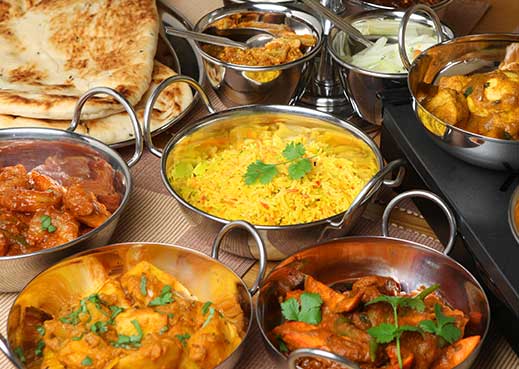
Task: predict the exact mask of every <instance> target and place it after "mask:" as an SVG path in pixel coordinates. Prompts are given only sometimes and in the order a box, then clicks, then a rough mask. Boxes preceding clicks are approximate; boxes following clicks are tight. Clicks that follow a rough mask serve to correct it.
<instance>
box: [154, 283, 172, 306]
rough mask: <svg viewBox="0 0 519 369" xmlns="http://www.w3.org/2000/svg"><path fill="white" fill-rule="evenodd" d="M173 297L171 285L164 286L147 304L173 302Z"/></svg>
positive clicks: (156, 304) (155, 304)
mask: <svg viewBox="0 0 519 369" xmlns="http://www.w3.org/2000/svg"><path fill="white" fill-rule="evenodd" d="M174 301H175V299H174V298H173V293H172V292H171V286H164V287H163V288H162V291H161V292H160V295H159V296H158V297H156V298H154V299H153V300H151V301H150V302H149V303H148V306H151V307H153V306H161V305H167V304H171V303H172V302H174Z"/></svg>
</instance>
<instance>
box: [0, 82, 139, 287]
mask: <svg viewBox="0 0 519 369" xmlns="http://www.w3.org/2000/svg"><path fill="white" fill-rule="evenodd" d="M97 94H107V95H110V96H112V97H113V98H115V99H116V100H117V101H119V102H120V103H121V104H122V105H123V106H124V108H125V110H126V112H127V113H128V114H129V118H130V120H131V122H132V127H133V129H134V133H135V153H134V155H133V157H132V158H131V159H130V160H129V161H128V162H127V163H126V162H125V161H124V160H123V159H122V158H121V157H120V156H119V154H118V153H117V152H116V151H114V150H113V149H111V148H110V147H108V146H107V145H105V144H104V143H102V142H100V141H98V140H96V139H94V138H91V137H88V136H83V135H79V134H77V133H74V130H75V129H76V127H77V125H78V124H79V117H80V114H81V109H82V107H83V106H84V104H85V102H86V101H87V100H88V99H89V98H90V97H91V96H94V95H97ZM142 148H143V143H142V134H141V128H140V125H139V121H138V119H137V116H136V114H135V111H134V110H133V108H132V106H131V105H130V104H129V103H128V102H127V101H126V99H125V98H124V97H122V96H121V95H120V94H119V93H117V92H116V91H114V90H112V89H109V88H104V87H99V88H94V89H91V90H89V91H88V92H86V93H85V94H84V95H83V96H82V97H80V99H79V100H78V103H77V104H76V108H75V112H74V118H73V119H72V122H71V124H70V127H69V128H68V130H66V131H62V130H58V129H49V128H10V129H2V130H0V166H2V167H3V166H8V165H15V164H18V163H22V164H25V165H27V166H28V167H30V168H31V169H32V168H33V167H35V166H37V165H39V164H41V163H43V161H44V160H45V159H46V158H47V156H49V155H51V154H57V153H63V152H65V153H66V152H69V151H70V150H74V153H75V154H77V155H80V154H81V153H82V155H88V156H97V157H101V158H103V159H104V160H106V161H107V162H108V163H109V164H110V165H111V166H112V167H113V169H114V171H115V173H116V177H117V179H118V182H119V184H120V189H121V192H122V195H123V197H122V200H121V204H120V205H119V207H118V208H117V210H116V211H115V212H114V213H113V214H112V215H111V216H110V218H108V219H107V220H106V221H105V222H104V223H103V224H101V225H100V226H99V227H97V228H95V229H93V230H92V231H90V232H88V233H86V234H83V235H81V236H80V237H78V238H76V239H75V240H73V241H70V242H67V243H65V244H63V245H59V246H56V247H52V248H48V249H43V250H39V251H36V252H32V253H28V254H21V255H15V256H2V257H0V292H16V291H20V290H21V289H22V288H23V287H24V286H25V284H26V283H27V282H28V281H30V280H31V279H32V278H33V277H34V276H35V275H36V274H38V273H39V272H41V271H42V270H44V269H45V268H47V267H49V266H50V265H52V264H54V263H55V262H56V261H58V260H60V259H63V258H64V257H66V256H69V255H71V254H74V253H76V252H78V251H82V250H85V249H88V248H92V247H96V246H100V245H103V244H106V243H107V242H108V241H109V239H110V237H111V236H112V234H113V232H114V230H115V227H116V225H117V221H118V220H119V217H120V216H121V213H122V212H123V210H124V208H125V207H126V205H127V203H128V200H129V196H130V192H131V187H132V180H131V175H130V170H129V167H131V166H132V165H134V164H135V163H136V162H137V161H138V160H139V158H140V157H141V155H142ZM44 153H45V154H44ZM43 155H45V156H43Z"/></svg>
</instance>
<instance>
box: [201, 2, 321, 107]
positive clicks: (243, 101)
mask: <svg viewBox="0 0 519 369" xmlns="http://www.w3.org/2000/svg"><path fill="white" fill-rule="evenodd" d="M233 14H248V15H257V16H258V17H259V19H260V21H261V22H265V23H273V24H286V25H288V26H290V27H291V28H293V29H294V30H295V32H296V33H298V34H311V35H314V36H315V37H316V39H317V44H316V45H315V46H313V47H311V48H309V49H308V50H306V52H305V54H304V56H303V57H302V58H300V59H297V60H294V61H292V62H289V63H285V64H280V65H275V66H265V67H255V66H243V65H237V64H231V63H227V62H223V61H221V60H219V59H217V58H215V57H213V56H211V55H209V54H207V53H206V52H205V51H204V50H202V48H201V44H200V43H196V46H197V50H198V52H199V53H200V54H201V55H202V58H203V60H204V67H205V72H206V76H207V79H208V80H209V82H210V84H211V86H212V87H213V89H214V90H215V91H216V94H217V95H218V97H219V98H220V99H221V100H222V101H223V103H224V104H225V105H227V106H229V107H231V106H239V105H247V104H287V103H293V102H295V101H296V100H297V99H299V98H300V97H301V96H300V95H301V94H302V93H303V90H304V87H305V86H306V82H307V81H306V78H307V77H308V75H309V71H310V65H311V64H310V63H309V61H310V60H311V59H312V58H313V57H314V56H315V55H316V54H317V52H318V51H319V49H320V48H321V45H322V42H323V38H322V33H323V30H322V27H321V22H320V21H319V19H317V18H315V17H314V16H313V15H310V14H308V13H306V12H303V11H301V10H298V9H296V8H290V7H287V6H282V5H276V4H268V3H263V4H244V5H237V6H232V7H224V8H220V9H217V10H215V11H213V12H211V13H209V14H207V15H205V16H203V17H202V18H201V19H200V20H199V21H198V23H197V24H196V25H195V28H194V30H195V31H198V32H204V31H205V30H206V29H207V28H208V27H210V26H211V24H213V23H214V22H215V21H217V20H219V19H222V18H225V17H228V16H230V15H233ZM249 36H250V35H249ZM251 72H255V73H268V72H270V73H272V72H276V73H277V74H278V75H277V77H275V78H273V79H272V80H269V81H268V82H260V81H258V80H256V79H253V78H251V76H250V74H248V73H251Z"/></svg>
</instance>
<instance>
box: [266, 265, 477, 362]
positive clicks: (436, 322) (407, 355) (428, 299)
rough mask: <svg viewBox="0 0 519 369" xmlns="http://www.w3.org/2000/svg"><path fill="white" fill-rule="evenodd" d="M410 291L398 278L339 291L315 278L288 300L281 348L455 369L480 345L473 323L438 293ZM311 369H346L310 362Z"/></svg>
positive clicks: (365, 280) (278, 332)
mask: <svg viewBox="0 0 519 369" xmlns="http://www.w3.org/2000/svg"><path fill="white" fill-rule="evenodd" d="M438 287H439V286H437V285H435V286H431V287H428V288H424V289H422V290H420V291H417V292H416V293H411V294H405V293H403V292H402V291H401V288H400V285H399V284H398V283H397V282H396V281H395V280H393V279H391V278H387V277H380V276H366V277H362V278H360V279H358V280H356V281H355V282H354V283H353V284H352V286H351V289H350V290H347V291H344V292H339V291H336V290H334V289H332V288H330V287H328V286H326V285H325V284H323V283H321V282H319V281H317V280H316V279H314V278H312V277H311V276H309V275H306V276H305V277H304V289H297V290H292V291H289V292H288V293H287V294H286V296H284V298H282V299H281V311H282V315H283V318H284V321H283V322H282V323H281V324H280V325H278V326H276V327H275V328H274V329H273V331H272V342H275V343H277V344H278V347H279V349H280V351H282V352H283V351H284V352H288V351H292V350H295V349H299V348H319V349H323V350H327V351H331V352H334V353H336V354H338V355H341V356H343V357H345V358H347V359H349V360H351V361H353V362H356V363H358V364H359V365H360V367H361V368H362V369H376V368H378V369H398V368H400V369H452V368H454V367H456V366H457V365H458V364H460V363H461V362H463V361H464V360H465V359H466V358H467V357H468V356H469V355H470V354H471V352H472V351H473V350H474V349H475V347H476V346H477V345H478V343H479V341H480V337H479V336H469V337H465V338H463V337H464V336H465V328H466V325H467V323H468V321H469V318H468V317H467V316H465V314H464V313H463V312H462V311H460V310H456V309H453V308H451V307H449V306H448V305H447V303H446V302H445V301H443V299H442V298H441V297H440V296H438V295H436V294H435V293H434V291H435V290H436V289H437V288H438ZM299 366H300V367H301V368H303V369H317V368H340V365H339V364H336V363H332V362H329V361H325V360H321V359H314V358H304V359H302V360H301V361H300V362H299Z"/></svg>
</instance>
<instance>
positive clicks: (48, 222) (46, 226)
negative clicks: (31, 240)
mask: <svg viewBox="0 0 519 369" xmlns="http://www.w3.org/2000/svg"><path fill="white" fill-rule="evenodd" d="M40 221H41V229H42V230H43V231H47V232H49V233H53V232H56V229H57V228H56V227H55V226H54V225H52V218H51V217H50V216H48V215H42V216H41V217H40Z"/></svg>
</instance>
